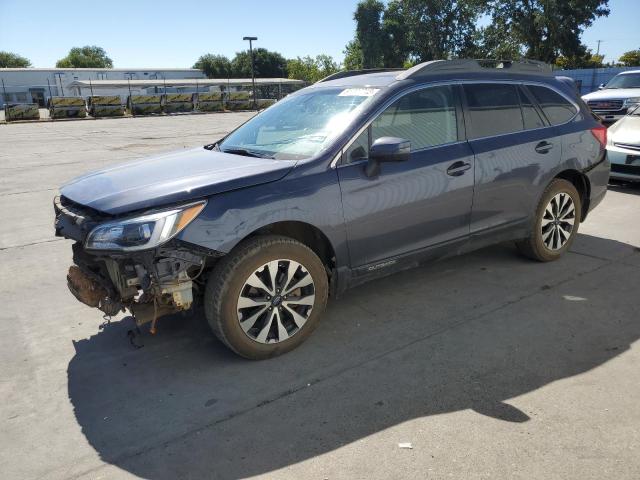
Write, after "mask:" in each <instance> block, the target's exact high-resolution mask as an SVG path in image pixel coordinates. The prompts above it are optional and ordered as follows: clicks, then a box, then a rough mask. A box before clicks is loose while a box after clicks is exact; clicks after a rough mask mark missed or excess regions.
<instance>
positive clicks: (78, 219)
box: [54, 197, 222, 332]
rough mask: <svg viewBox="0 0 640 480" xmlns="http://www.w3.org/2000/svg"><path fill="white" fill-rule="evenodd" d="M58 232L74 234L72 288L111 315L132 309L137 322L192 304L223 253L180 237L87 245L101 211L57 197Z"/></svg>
mask: <svg viewBox="0 0 640 480" xmlns="http://www.w3.org/2000/svg"><path fill="white" fill-rule="evenodd" d="M54 210H55V216H56V219H55V229H56V236H60V237H64V238H68V239H71V240H74V241H75V243H74V244H73V265H71V267H70V268H69V271H68V273H67V285H68V287H69V290H70V292H71V293H72V294H73V295H74V296H75V297H76V299H78V300H79V301H80V302H82V303H84V304H85V305H88V306H90V307H93V308H97V309H99V310H100V311H102V312H103V313H104V315H106V316H107V317H111V316H114V315H116V314H118V313H120V312H125V311H127V310H128V311H129V312H131V314H132V315H133V317H134V318H135V320H136V323H137V324H138V325H142V324H145V323H149V322H151V331H152V332H155V322H156V320H157V319H158V318H160V317H162V316H164V315H169V314H172V313H176V312H180V311H185V310H189V309H190V308H191V307H192V305H193V304H194V297H197V296H198V295H199V294H200V293H201V292H202V291H203V287H204V277H205V276H204V275H203V273H204V272H205V271H206V270H208V269H210V267H211V266H212V265H213V264H214V263H215V261H216V260H217V259H218V258H219V257H220V256H222V254H221V253H219V252H212V251H210V250H207V249H203V248H200V247H198V246H196V245H192V244H189V243H186V242H181V241H179V240H171V241H170V242H168V243H167V244H165V245H163V246H161V247H157V248H154V249H149V250H142V251H136V252H122V251H104V252H103V251H100V252H98V251H91V252H89V251H87V250H85V248H84V240H85V238H86V236H87V235H88V233H89V232H90V231H91V230H92V229H93V228H94V227H95V226H96V225H98V224H99V223H101V222H103V221H105V220H107V218H105V217H104V215H102V214H100V213H99V212H95V211H92V210H90V209H87V208H86V207H82V206H79V205H76V204H73V202H70V201H68V200H66V199H64V198H62V199H61V198H59V197H56V199H55V200H54Z"/></svg>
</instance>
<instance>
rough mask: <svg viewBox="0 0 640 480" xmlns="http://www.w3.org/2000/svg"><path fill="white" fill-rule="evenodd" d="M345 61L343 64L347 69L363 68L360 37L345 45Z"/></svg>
mask: <svg viewBox="0 0 640 480" xmlns="http://www.w3.org/2000/svg"><path fill="white" fill-rule="evenodd" d="M342 53H344V61H343V63H342V65H343V66H344V68H345V70H361V69H362V49H361V48H360V42H359V41H358V39H357V38H356V39H354V40H351V41H350V42H349V43H347V45H346V46H345V47H344V51H343V52H342Z"/></svg>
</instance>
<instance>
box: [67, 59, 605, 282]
mask: <svg viewBox="0 0 640 480" xmlns="http://www.w3.org/2000/svg"><path fill="white" fill-rule="evenodd" d="M394 76H395V74H390V73H378V74H371V75H363V76H358V77H349V78H344V79H339V80H334V81H331V82H327V83H326V84H319V85H316V86H312V87H310V88H324V86H330V87H335V86H362V85H376V86H378V87H380V88H381V89H382V90H383V92H384V94H383V95H380V96H379V98H378V99H377V100H376V101H375V102H373V103H371V104H370V105H369V106H368V107H367V108H366V110H364V111H363V112H362V113H361V115H360V117H359V118H358V119H357V121H356V122H355V123H354V124H353V125H351V127H350V128H348V129H346V130H345V132H344V133H343V134H342V135H341V136H340V137H339V138H337V139H336V141H335V142H334V143H333V144H332V145H331V146H330V147H329V148H327V149H326V150H325V151H324V152H323V153H322V154H320V155H319V156H318V157H316V158H312V159H309V160H305V161H299V162H297V163H296V162H293V161H282V160H269V159H257V158H248V157H242V156H237V155H230V154H224V153H220V152H214V151H208V150H204V149H196V150H190V151H186V152H181V153H176V154H171V155H166V156H162V157H157V158H155V159H151V160H146V161H142V162H136V163H133V164H129V165H123V166H120V167H116V168H112V169H109V170H103V171H101V172H96V173H94V174H90V175H87V176H84V177H81V178H78V179H76V180H73V181H72V182H70V183H69V184H67V185H66V186H65V187H63V189H62V194H63V195H64V196H66V197H68V198H70V199H71V200H74V201H75V202H78V203H80V204H83V205H87V206H90V207H92V208H94V209H96V210H99V211H102V212H106V213H109V214H118V215H121V214H125V213H128V212H133V211H136V210H141V209H146V208H154V207H160V206H165V205H170V204H172V203H179V202H185V201H189V200H196V199H202V198H206V199H208V204H207V206H206V208H205V209H204V210H203V212H202V213H201V214H200V215H199V217H198V218H196V219H195V220H194V221H193V222H192V223H191V224H190V225H189V226H188V227H187V228H186V229H185V230H184V231H183V232H181V233H180V235H179V236H178V238H179V239H181V240H184V241H186V242H190V243H192V244H196V245H201V246H204V247H207V248H209V249H212V250H216V251H219V252H223V253H226V252H229V251H230V250H232V249H233V248H234V247H235V246H236V245H237V244H238V243H239V242H240V241H242V240H243V239H244V238H246V237H247V236H248V235H250V234H252V233H253V232H255V231H256V230H258V229H260V228H262V227H265V226H269V225H272V224H274V223H277V222H302V223H305V224H307V225H311V226H313V227H314V228H316V229H318V230H319V231H320V232H322V233H323V234H324V236H325V237H326V238H327V239H328V240H329V242H330V243H331V245H332V247H333V250H334V252H335V258H336V272H337V277H338V278H337V285H338V286H337V289H338V291H340V290H342V289H344V288H346V287H348V286H349V285H353V284H356V283H359V282H361V281H364V280H366V279H369V278H373V277H376V276H379V275H381V274H387V273H390V272H392V271H395V270H399V269H402V268H406V267H408V266H411V265H413V264H415V263H416V262H417V261H421V260H424V259H426V258H431V257H437V256H444V255H450V254H455V253H460V252H464V251H468V250H471V249H474V248H479V247H481V246H484V245H486V244H490V243H493V242H496V241H502V240H510V239H517V238H522V237H524V236H525V235H527V234H528V233H529V228H530V224H531V219H532V214H533V213H534V211H535V207H536V205H537V202H538V201H539V198H540V195H541V194H542V191H543V190H544V188H545V187H546V185H547V184H548V183H549V182H550V181H551V179H553V178H554V177H555V176H556V175H558V174H559V173H560V172H562V171H565V170H575V171H578V172H583V173H584V175H585V177H586V178H587V179H588V181H589V185H588V187H589V199H588V203H589V205H588V208H593V207H594V206H595V205H597V203H599V201H600V200H601V199H602V197H603V196H604V193H605V192H606V185H607V181H608V175H609V164H608V162H607V161H606V157H605V152H604V149H603V148H602V147H601V146H600V144H599V143H598V142H597V140H596V139H595V138H594V137H593V135H592V134H591V132H590V129H591V128H593V127H595V126H596V125H597V123H596V122H595V120H594V119H593V118H592V117H591V115H590V114H589V112H588V109H587V107H586V106H585V105H584V104H582V103H581V102H580V101H579V100H577V103H578V104H579V105H580V112H579V113H578V115H577V117H576V118H575V119H574V120H573V121H571V122H569V123H568V124H565V125H562V126H557V127H552V126H547V127H545V128H540V129H537V130H530V131H525V132H517V133H512V134H507V135H502V136H497V137H492V138H485V139H475V140H471V141H467V140H466V137H465V131H464V124H463V123H462V118H461V119H460V122H461V124H460V132H461V133H460V141H459V142H457V143H453V144H449V145H443V146H439V147H435V148H428V149H424V150H420V151H414V152H412V153H411V155H410V158H409V160H407V161H405V162H398V163H383V164H381V171H380V173H379V175H377V176H375V177H368V176H366V175H365V173H364V168H365V164H366V161H362V162H358V163H354V164H349V165H338V167H337V168H335V167H332V166H331V163H332V161H333V160H334V158H335V157H336V155H337V154H339V153H340V151H341V149H342V148H343V147H344V146H345V144H346V143H347V142H348V141H349V140H350V139H351V138H352V137H353V135H355V133H356V132H357V131H358V130H359V129H360V127H361V126H362V125H363V124H364V123H365V122H367V121H368V120H370V119H372V118H374V117H375V116H376V115H377V114H378V113H379V111H380V109H381V108H382V106H383V105H384V104H385V103H386V102H388V101H389V100H390V99H391V98H392V97H394V96H396V95H397V94H399V93H402V92H404V91H407V90H408V89H411V88H412V87H415V86H416V85H418V84H416V82H415V81H413V80H403V81H394V80H393V78H394ZM501 79H506V80H510V81H513V80H522V81H535V82H547V83H550V84H553V86H554V87H555V88H557V89H560V90H562V91H564V92H565V93H566V95H567V96H569V97H570V98H575V93H574V92H573V91H572V90H571V87H570V86H567V85H566V84H564V83H563V82H560V81H557V80H555V79H554V78H553V77H537V76H529V75H517V74H510V73H501V72H492V73H491V74H480V73H477V72H476V73H468V74H465V73H462V72H461V73H460V74H459V75H457V76H456V78H451V77H450V76H449V77H445V76H434V77H433V79H432V80H433V82H442V81H447V82H454V83H455V82H457V81H469V80H471V81H473V80H484V81H487V80H490V81H491V80H498V81H499V80H501ZM430 83H431V82H430ZM424 85H427V84H424ZM540 142H549V143H551V144H552V145H553V148H551V149H550V150H549V151H548V152H547V153H540V152H538V151H536V147H537V146H538V145H539V144H540ZM456 162H463V163H468V164H469V165H470V168H469V169H468V170H466V171H463V172H461V173H459V174H456V175H450V174H447V170H448V169H449V168H450V167H451V166H452V165H454V164H455V163H456Z"/></svg>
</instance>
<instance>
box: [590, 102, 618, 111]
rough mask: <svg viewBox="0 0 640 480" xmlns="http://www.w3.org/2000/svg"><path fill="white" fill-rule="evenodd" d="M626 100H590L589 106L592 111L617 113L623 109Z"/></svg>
mask: <svg viewBox="0 0 640 480" xmlns="http://www.w3.org/2000/svg"><path fill="white" fill-rule="evenodd" d="M623 102H624V100H622V99H615V100H589V101H588V102H587V105H589V108H590V109H591V110H597V111H611V112H617V111H618V110H621V109H622V104H623Z"/></svg>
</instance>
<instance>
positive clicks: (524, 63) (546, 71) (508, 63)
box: [396, 59, 551, 80]
mask: <svg viewBox="0 0 640 480" xmlns="http://www.w3.org/2000/svg"><path fill="white" fill-rule="evenodd" d="M487 69H502V70H508V71H509V72H513V73H529V74H534V75H550V74H551V66H550V65H548V64H546V63H544V62H539V61H537V60H529V59H523V60H490V59H478V60H473V59H469V60H467V59H459V60H432V61H430V62H424V63H419V64H418V65H416V66H414V67H411V68H410V69H409V70H405V71H404V72H402V73H400V74H399V75H398V76H397V77H396V79H397V80H405V79H408V78H411V79H419V78H422V77H426V76H427V75H431V74H434V73H459V72H474V71H475V72H486V71H487Z"/></svg>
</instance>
